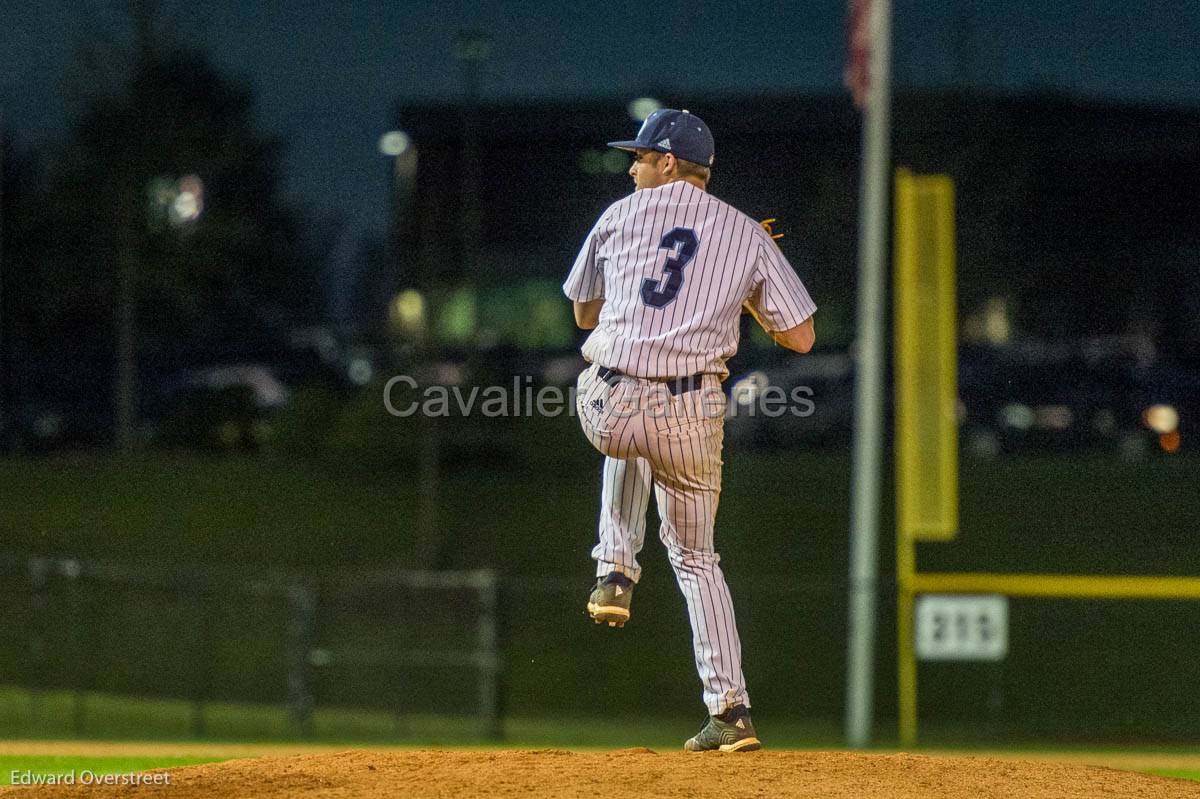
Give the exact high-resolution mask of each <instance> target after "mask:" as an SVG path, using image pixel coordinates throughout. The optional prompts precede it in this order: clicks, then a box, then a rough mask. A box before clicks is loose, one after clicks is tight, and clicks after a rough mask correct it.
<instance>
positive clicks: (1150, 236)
mask: <svg viewBox="0 0 1200 799" xmlns="http://www.w3.org/2000/svg"><path fill="white" fill-rule="evenodd" d="M659 99H660V100H661V101H662V102H663V103H664V104H665V105H669V106H673V107H685V108H688V109H690V110H692V111H693V112H695V113H697V114H699V115H700V116H702V117H703V118H704V119H705V120H706V121H707V122H708V123H709V125H710V127H711V128H712V129H713V132H714V136H715V138H716V152H717V156H716V163H715V165H714V170H713V181H712V184H711V185H710V190H711V191H712V192H713V193H714V194H716V195H717V196H719V197H721V198H722V199H724V200H726V201H728V202H730V203H732V204H733V205H734V206H736V207H738V208H740V209H741V210H743V211H745V212H746V213H747V214H749V215H751V216H754V217H756V218H764V217H775V218H777V219H778V220H779V222H778V223H777V225H776V229H777V230H782V231H783V232H785V233H786V234H787V236H786V237H785V238H784V239H783V241H782V242H781V246H782V248H783V250H784V252H785V253H786V254H787V255H788V256H789V257H790V258H791V259H792V261H793V263H795V264H796V265H797V268H798V269H799V270H800V271H801V272H802V274H803V276H804V279H805V281H806V283H808V284H809V286H810V288H811V289H812V292H813V295H814V297H815V298H817V301H818V304H819V305H820V306H821V308H822V313H821V316H822V323H823V325H824V330H825V332H826V333H827V334H829V333H830V332H832V333H833V334H834V336H835V338H839V337H840V338H843V339H844V338H846V337H847V336H849V334H850V330H851V325H850V320H851V319H852V304H853V298H854V285H853V283H854V275H855V254H854V247H855V226H856V224H857V209H856V205H857V182H858V149H859V137H860V132H859V119H858V116H857V114H856V113H855V112H854V110H853V109H852V107H851V106H850V103H849V100H848V98H846V97H843V96H829V97H796V96H773V97H739V98H720V99H704V98H679V97H671V96H666V97H661V98H659ZM477 113H478V116H477V118H478V120H479V128H478V130H477V132H476V135H477V136H478V139H479V144H480V148H479V149H480V153H481V171H480V180H479V197H478V207H479V208H480V209H481V213H482V226H481V242H480V248H479V252H480V254H479V257H478V263H477V264H476V265H475V268H474V270H473V271H475V273H476V274H475V275H469V274H467V271H468V270H467V269H466V268H465V266H464V264H463V262H462V253H463V249H464V245H463V230H462V227H461V226H460V225H459V223H458V220H459V215H460V212H461V209H462V208H463V198H462V191H463V180H462V175H461V159H460V153H461V151H462V146H463V139H464V136H463V114H462V110H461V108H459V107H458V106H455V105H400V106H398V107H397V108H396V111H395V115H394V119H393V123H394V125H395V127H396V128H398V129H400V130H403V131H405V132H406V133H408V134H409V136H410V137H411V139H412V142H413V144H414V146H415V147H416V150H417V156H418V167H417V170H416V173H415V176H414V178H413V180H412V182H411V185H404V186H402V185H399V184H397V187H396V190H397V191H399V192H404V193H406V197H405V200H404V202H395V199H394V198H393V207H394V208H396V209H398V211H399V213H398V215H397V218H396V220H395V226H394V237H393V239H394V240H393V245H394V252H395V264H396V281H395V285H398V286H416V287H425V286H430V285H436V284H459V283H477V284H479V285H482V286H488V285H495V284H505V283H512V282H520V281H525V280H530V279H536V278H542V279H555V280H559V279H561V278H562V276H563V275H564V274H565V273H566V270H567V269H568V267H569V265H570V263H571V260H572V258H573V257H574V255H575V253H576V251H577V248H578V246H579V243H580V242H581V241H582V240H583V238H584V236H585V235H586V233H587V231H588V229H589V226H590V225H591V224H592V222H593V221H594V220H595V218H596V217H597V215H598V214H599V213H600V211H601V210H602V209H603V208H604V207H606V206H607V205H608V204H609V203H611V202H613V201H615V200H616V199H618V198H620V197H621V196H623V195H624V194H626V193H627V192H628V191H629V190H630V188H631V185H632V184H631V179H630V178H629V177H628V175H627V174H626V170H627V168H628V163H629V159H628V156H627V155H625V154H624V153H620V152H617V151H612V150H609V149H607V148H606V147H605V146H604V145H605V142H607V141H610V140H613V139H617V138H625V137H627V136H629V135H631V134H632V132H633V131H634V130H636V128H637V126H638V123H637V122H636V121H634V120H633V119H631V118H630V116H629V115H628V113H627V112H626V108H625V104H624V102H622V101H617V100H610V101H586V102H583V101H581V102H542V103H522V104H517V103H512V104H493V105H485V106H483V107H481V108H480V109H479V110H478V112H477ZM1198 129H1200V112H1197V111H1190V110H1186V109H1181V110H1160V109H1151V108H1138V107H1112V106H1103V105H1097V104H1092V103H1088V102H1084V101H1079V100H1071V99H1066V98H1060V97H1047V96H1036V97H1019V96H1013V97H1009V96H993V97H988V96H979V95H962V94H909V95H901V96H899V97H898V98H897V100H896V105H895V125H894V143H893V144H894V160H895V163H896V164H897V165H904V166H908V167H910V168H913V169H916V170H918V171H924V172H946V173H949V174H950V175H952V176H953V177H954V178H955V182H956V186H957V191H958V207H957V220H958V243H959V256H958V257H959V272H960V283H959V286H960V296H961V305H962V311H963V313H964V315H965V314H968V313H970V312H972V311H973V310H975V309H977V308H978V307H979V306H980V305H981V304H983V303H985V302H986V301H987V300H989V299H991V298H995V297H1002V298H1005V299H1006V300H1007V301H1008V303H1009V306H1010V307H1011V308H1012V309H1013V313H1014V322H1015V325H1016V328H1017V330H1018V331H1019V332H1020V333H1021V334H1023V335H1027V336H1031V337H1037V338H1051V337H1057V336H1079V335H1096V334H1145V335H1149V336H1151V337H1152V338H1153V339H1154V340H1155V341H1156V343H1158V344H1159V346H1160V347H1161V348H1163V349H1165V350H1167V351H1171V352H1176V353H1179V354H1190V355H1200V215H1198V214H1196V213H1195V212H1194V200H1193V197H1194V193H1195V186H1197V185H1200V137H1198V136H1196V131H1197V130H1198ZM826 340H827V341H828V340H829V338H828V335H827V336H826Z"/></svg>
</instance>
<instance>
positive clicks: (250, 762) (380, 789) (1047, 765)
mask: <svg viewBox="0 0 1200 799" xmlns="http://www.w3.org/2000/svg"><path fill="white" fill-rule="evenodd" d="M166 772H167V773H169V774H170V777H171V784H170V785H169V786H140V787H130V786H116V787H95V786H91V787H84V786H80V785H74V786H65V785H60V786H39V787H17V788H6V789H3V790H0V797H7V796H12V797H25V798H26V799H33V798H34V797H56V796H63V797H80V796H128V797H134V796H136V797H154V796H162V797H164V799H167V797H169V799H191V798H192V797H280V798H281V799H282V797H383V796H414V797H447V798H449V797H456V798H457V797H516V796H520V797H532V798H534V799H537V798H540V797H588V799H593V797H595V796H597V795H600V796H622V797H721V798H722V799H729V798H730V797H793V796H804V797H859V798H861V799H875V798H876V797H879V798H880V799H882V797H888V798H889V799H893V798H895V797H914V798H915V797H921V799H968V797H969V798H970V799H978V797H997V799H999V797H1004V799H1009V798H1010V797H1026V798H1027V799H1044V798H1047V797H1080V799H1083V797H1088V799H1091V798H1092V797H1097V796H1113V797H1155V799H1174V798H1175V797H1200V783H1195V782H1187V781H1184V780H1174V779H1167V778H1163V777H1152V776H1148V775H1144V774H1135V773H1132V772H1127V771H1117V770H1115V769H1110V768H1104V767H1101V766H1089V765H1082V764H1078V763H1051V762H1032V761H1020V760H1000V759H993V758H984V757H941V756H938V757H934V756H928V755H913V754H850V753H843V752H770V751H764V752H754V753H743V754H720V753H706V754H700V755H695V754H685V753H682V752H671V753H662V754H659V753H655V752H653V751H651V750H649V749H625V750H620V751H615V752H586V753H584V752H568V751H563V750H557V749H547V750H540V751H495V750H493V751H486V752H472V751H412V752H372V751H359V750H355V751H349V752H336V753H317V754H304V755H295V756H291V757H263V758H251V759H245V760H230V761H226V762H224V763H210V764H206V765H200V766H185V767H181V768H175V769H168V770H166Z"/></svg>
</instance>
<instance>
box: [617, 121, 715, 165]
mask: <svg viewBox="0 0 1200 799" xmlns="http://www.w3.org/2000/svg"><path fill="white" fill-rule="evenodd" d="M608 146H609V147H616V148H618V149H621V150H638V149H643V150H655V151H657V152H660V153H671V154H673V155H674V156H675V157H676V158H682V159H683V160H684V161H691V162H692V163H694V164H700V165H701V166H712V162H713V137H712V131H710V130H709V129H708V125H705V124H704V120H703V119H701V118H700V117H698V116H696V115H695V114H693V113H690V112H689V111H688V110H687V109H684V110H683V111H676V110H675V109H674V108H660V109H658V110H657V111H655V112H654V113H653V114H651V115H650V116H648V117H646V121H645V122H643V123H642V127H641V129H640V130H639V131H638V132H637V138H636V139H633V140H631V141H610V142H609V143H608Z"/></svg>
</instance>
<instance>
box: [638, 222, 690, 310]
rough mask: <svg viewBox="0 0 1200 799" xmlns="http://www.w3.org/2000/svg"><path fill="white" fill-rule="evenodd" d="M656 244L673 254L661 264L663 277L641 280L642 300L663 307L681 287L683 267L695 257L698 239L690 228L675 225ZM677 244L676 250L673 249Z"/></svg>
mask: <svg viewBox="0 0 1200 799" xmlns="http://www.w3.org/2000/svg"><path fill="white" fill-rule="evenodd" d="M658 246H659V249H663V250H671V251H673V252H674V253H675V254H674V255H670V256H667V262H666V263H665V264H664V265H663V278H660V279H658V280H651V279H650V278H646V279H645V280H643V281H642V302H644V303H646V304H647V305H649V306H650V307H651V308H663V307H665V306H667V305H669V304H670V302H671V300H673V299H675V295H676V294H678V293H679V290H680V289H681V288H683V268H684V267H685V266H687V265H688V264H689V263H690V262H691V260H692V259H693V258H695V257H696V250H697V249H698V248H699V247H700V240H699V239H697V238H696V232H695V231H694V230H692V229H691V228H686V227H677V228H672V229H671V231H670V232H669V233H667V235H665V236H663V237H662V243H660V244H659V245H658ZM677 246H678V248H679V249H678V250H676V249H675V248H676V247H677ZM664 278H665V279H664Z"/></svg>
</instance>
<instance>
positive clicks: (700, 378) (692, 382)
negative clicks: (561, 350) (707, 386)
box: [596, 364, 704, 396]
mask: <svg viewBox="0 0 1200 799" xmlns="http://www.w3.org/2000/svg"><path fill="white" fill-rule="evenodd" d="M621 374H622V373H621V372H618V371H617V370H616V369H609V368H608V367H607V366H600V365H599V364H596V376H597V377H599V378H600V379H601V380H603V381H604V382H605V383H608V384H609V385H610V386H615V385H616V384H617V383H618V382H619V381H620V380H621ZM648 379H650V380H657V378H653V377H651V378H648ZM657 382H659V383H666V384H667V390H668V391H670V392H671V393H672V394H674V395H675V396H679V395H680V394H686V393H687V392H689V391H695V390H696V389H698V388H700V387H701V386H703V385H704V373H703V372H699V373H697V374H694V375H688V376H687V377H672V378H668V379H666V380H657Z"/></svg>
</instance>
